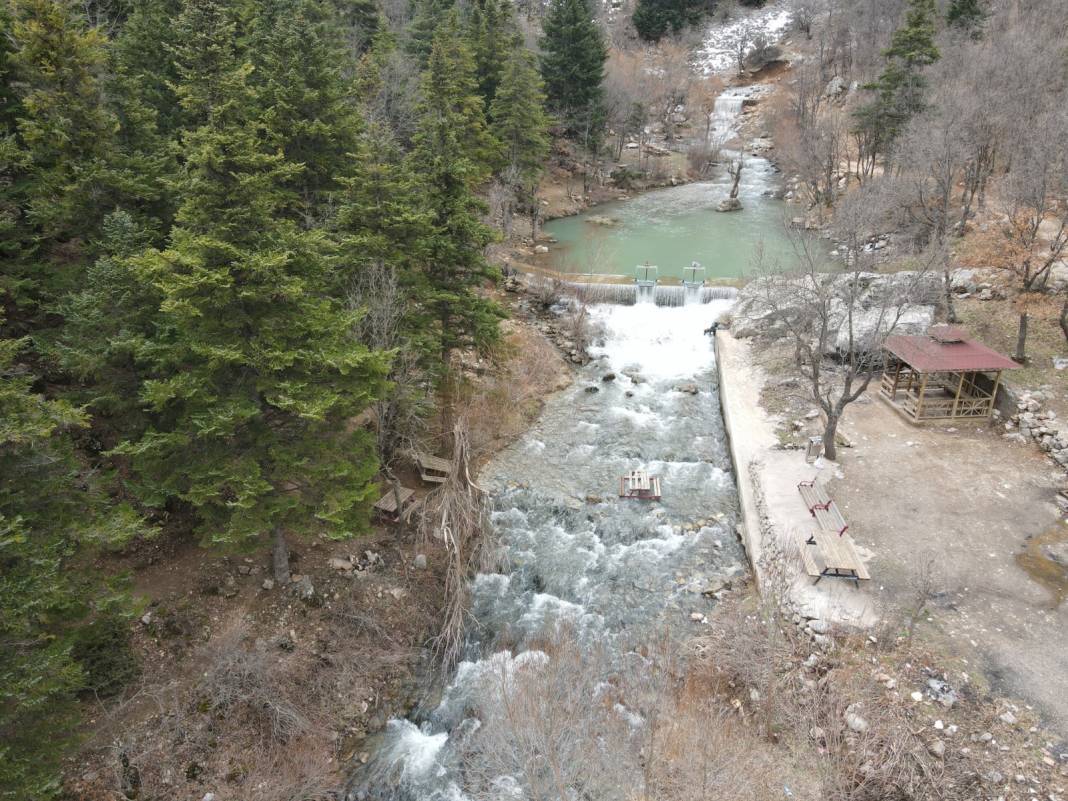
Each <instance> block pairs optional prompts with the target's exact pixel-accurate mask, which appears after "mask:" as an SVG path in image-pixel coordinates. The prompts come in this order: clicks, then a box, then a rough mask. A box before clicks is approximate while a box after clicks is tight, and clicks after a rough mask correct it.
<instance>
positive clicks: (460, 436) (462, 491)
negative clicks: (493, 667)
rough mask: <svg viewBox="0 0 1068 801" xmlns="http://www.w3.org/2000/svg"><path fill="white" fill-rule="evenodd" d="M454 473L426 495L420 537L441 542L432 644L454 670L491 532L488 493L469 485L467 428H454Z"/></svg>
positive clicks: (458, 424)
mask: <svg viewBox="0 0 1068 801" xmlns="http://www.w3.org/2000/svg"><path fill="white" fill-rule="evenodd" d="M452 452H453V455H452V469H451V470H450V471H449V475H448V477H447V478H446V479H445V482H444V483H443V484H442V485H441V486H439V487H438V488H437V489H435V490H434V491H433V492H431V493H430V495H428V496H427V497H426V499H425V501H424V505H423V508H422V519H421V525H420V531H421V533H422V534H423V536H425V537H433V538H435V539H437V540H439V541H440V542H441V543H442V545H443V546H444V548H445V552H446V554H447V559H448V563H447V567H446V574H445V593H444V609H443V611H442V619H441V628H440V630H439V632H438V634H437V636H435V637H434V639H433V640H432V641H431V646H432V648H433V649H434V652H435V653H436V654H437V655H438V657H439V659H440V660H441V662H442V664H443V665H445V666H451V665H453V664H455V662H456V660H457V658H458V657H459V655H460V651H461V649H462V648H463V643H464V637H465V635H466V633H467V617H468V595H469V593H470V587H469V583H470V579H471V576H472V573H473V572H474V571H475V570H478V569H480V568H486V567H488V564H489V556H490V555H491V554H493V553H494V549H492V548H489V547H487V545H488V542H489V538H490V536H491V534H492V528H491V527H490V525H489V519H488V517H487V513H486V492H485V490H483V489H482V488H481V487H479V486H478V485H477V484H475V482H474V481H473V480H472V479H471V472H470V468H471V450H470V446H469V444H468V435H467V423H466V421H465V420H464V419H463V418H461V419H459V420H458V421H457V422H456V425H455V426H454V428H453V445H452Z"/></svg>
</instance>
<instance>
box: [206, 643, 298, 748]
mask: <svg viewBox="0 0 1068 801" xmlns="http://www.w3.org/2000/svg"><path fill="white" fill-rule="evenodd" d="M246 639H247V632H246V631H245V630H244V629H243V628H241V627H235V628H233V629H230V630H228V631H225V632H223V633H222V634H220V635H218V636H217V637H215V638H214V639H213V640H212V641H211V642H210V643H209V644H208V645H207V646H206V647H205V648H204V651H203V653H202V655H201V661H202V664H203V665H204V671H203V676H202V678H201V680H200V682H199V684H198V686H197V694H198V695H199V697H200V698H201V703H202V704H203V705H204V706H206V707H207V708H208V709H210V710H211V711H212V712H214V713H216V714H219V715H222V716H235V717H238V718H242V719H245V720H247V721H249V722H251V723H252V724H253V725H254V726H255V727H256V729H257V730H258V731H259V732H260V734H261V735H263V736H264V737H267V738H268V739H269V740H270V741H272V742H275V743H286V742H288V741H289V740H290V739H291V738H292V737H293V736H294V735H297V734H300V733H304V732H307V731H309V730H310V729H311V728H312V726H313V724H312V722H311V721H310V720H309V719H308V717H307V715H306V713H305V710H304V708H303V707H304V704H305V703H306V700H305V701H302V700H298V697H297V695H298V694H297V693H296V692H295V691H294V687H293V685H292V683H291V682H289V681H286V674H285V671H284V669H283V668H282V667H281V666H280V663H279V660H278V659H277V658H276V657H272V656H268V654H267V653H266V645H265V644H264V643H262V642H260V643H247V642H246Z"/></svg>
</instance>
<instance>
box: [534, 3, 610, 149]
mask: <svg viewBox="0 0 1068 801" xmlns="http://www.w3.org/2000/svg"><path fill="white" fill-rule="evenodd" d="M543 30H544V36H543V37H542V40H541V49H542V59H541V74H542V77H543V78H544V79H545V93H546V95H547V97H548V105H549V110H550V111H552V112H554V113H555V114H557V115H558V116H559V117H560V119H561V121H562V122H563V123H564V124H565V125H566V126H567V127H568V129H569V130H570V131H571V132H572V133H579V134H582V136H583V137H584V138H585V139H587V140H588V141H590V142H591V143H593V144H596V142H598V141H599V134H600V128H601V126H602V125H603V122H604V109H603V94H604V90H603V88H602V86H601V84H602V82H603V81H604V64H605V61H606V59H607V58H608V52H607V50H606V49H605V44H604V39H603V37H602V36H601V32H600V30H598V28H597V25H596V23H595V22H594V21H593V15H592V13H591V12H590V9H589V7H588V6H587V5H586V2H585V0H552V2H551V4H550V5H549V11H548V13H547V14H546V16H545V21H544V23H543Z"/></svg>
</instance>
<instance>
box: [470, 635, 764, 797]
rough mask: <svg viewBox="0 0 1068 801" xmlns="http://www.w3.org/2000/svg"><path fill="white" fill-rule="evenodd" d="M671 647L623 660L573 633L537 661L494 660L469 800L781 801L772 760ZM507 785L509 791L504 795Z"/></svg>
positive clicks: (473, 745) (633, 652) (526, 657)
mask: <svg viewBox="0 0 1068 801" xmlns="http://www.w3.org/2000/svg"><path fill="white" fill-rule="evenodd" d="M674 653H675V651H674V649H673V648H672V647H671V646H669V645H668V644H667V643H663V644H655V645H653V646H650V647H635V648H632V649H628V650H625V652H624V654H623V655H622V657H621V658H620V659H613V658H612V657H611V656H610V655H609V653H608V652H607V651H605V650H602V649H600V648H597V647H593V648H591V647H589V646H588V645H587V644H580V643H579V641H578V639H577V638H576V636H575V635H574V634H573V633H571V632H566V631H564V632H561V633H560V634H558V635H557V636H554V637H552V638H550V639H549V640H547V641H546V642H545V643H544V644H543V645H542V647H541V650H540V651H535V652H526V653H523V654H520V655H518V656H516V657H515V658H512V657H511V656H510V655H508V654H506V653H502V654H498V655H497V656H496V657H495V658H494V661H493V663H492V664H493V666H492V669H491V670H490V671H489V673H488V675H487V676H485V677H484V679H483V681H484V685H485V686H484V687H482V688H481V689H482V692H481V693H480V694H479V696H480V702H479V708H478V709H477V710H475V712H476V714H477V715H478V717H479V720H480V721H481V725H480V726H479V728H478V730H477V731H475V732H474V733H473V734H471V735H470V736H469V737H468V738H467V739H466V740H465V741H464V743H463V748H464V753H463V758H464V765H465V773H464V777H465V781H466V786H465V787H464V790H465V792H466V793H467V794H468V795H469V796H470V797H472V798H475V799H490V798H500V797H501V794H502V790H510V791H512V792H515V794H516V795H517V796H518V795H520V794H522V797H524V798H528V799H530V801H557V799H560V798H571V797H576V796H583V797H588V798H600V799H631V798H643V799H649V800H650V801H652V800H653V799H664V800H665V801H667V799H672V800H673V801H675V800H677V799H682V800H683V801H690V800H691V799H692V801H707V800H708V799H740V800H741V801H763V799H772V798H781V797H782V786H781V784H777V781H776V780H778V779H780V777H781V772H780V773H779V775H776V771H775V770H773V769H772V767H773V758H772V755H771V753H769V751H768V749H767V748H765V747H763V746H762V745H761V744H760V743H759V741H757V740H755V739H754V738H753V736H752V734H751V733H750V732H749V731H748V730H747V728H746V726H745V724H744V722H743V721H741V719H739V718H738V717H737V715H734V714H733V713H732V712H731V711H729V708H725V707H724V706H723V705H722V704H721V703H720V702H719V700H718V699H716V697H715V696H713V695H710V694H709V693H708V692H707V691H706V690H707V688H705V687H702V686H700V685H699V684H696V683H692V682H690V681H688V680H687V678H686V675H685V666H684V665H683V664H682V663H680V662H679V660H678V659H677V658H676V657H675V656H674ZM502 776H509V777H513V780H514V782H515V785H511V786H510V787H508V788H503V787H502V786H501V784H500V781H501V778H500V777H502Z"/></svg>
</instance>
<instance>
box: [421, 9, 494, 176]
mask: <svg viewBox="0 0 1068 801" xmlns="http://www.w3.org/2000/svg"><path fill="white" fill-rule="evenodd" d="M423 95H424V99H423V103H422V105H421V107H420V109H419V111H420V117H421V125H422V126H423V130H424V132H425V130H426V127H425V126H426V123H427V122H428V119H427V118H428V117H434V116H436V117H437V118H438V120H439V121H443V120H448V121H449V123H450V124H451V125H453V126H455V127H456V130H455V134H456V142H457V144H458V146H459V147H460V149H461V150H462V151H463V153H462V155H463V156H464V159H465V161H466V163H467V169H468V170H469V171H470V172H469V176H468V179H469V180H468V181H467V184H468V187H469V188H472V189H473V188H474V187H476V186H478V185H479V184H481V183H482V182H483V181H485V180H486V179H487V178H488V177H489V174H490V171H491V169H492V167H493V165H494V164H496V163H497V160H498V159H499V158H500V149H501V146H500V143H499V142H498V141H497V140H496V139H494V138H493V135H492V134H491V133H490V130H489V127H488V126H487V124H486V112H485V103H484V101H483V100H482V97H481V96H480V95H479V92H478V81H477V79H476V73H475V59H474V55H473V53H472V52H471V48H470V47H469V46H468V45H467V42H466V41H465V39H464V36H463V33H462V32H461V30H460V23H459V17H458V15H457V13H456V12H455V11H454V12H451V13H450V14H449V16H448V17H447V18H446V21H445V23H444V24H443V25H442V26H441V30H440V31H438V35H437V36H435V37H434V48H433V50H432V51H431V54H430V61H429V64H428V66H427V70H426V72H425V73H424V74H423Z"/></svg>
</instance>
